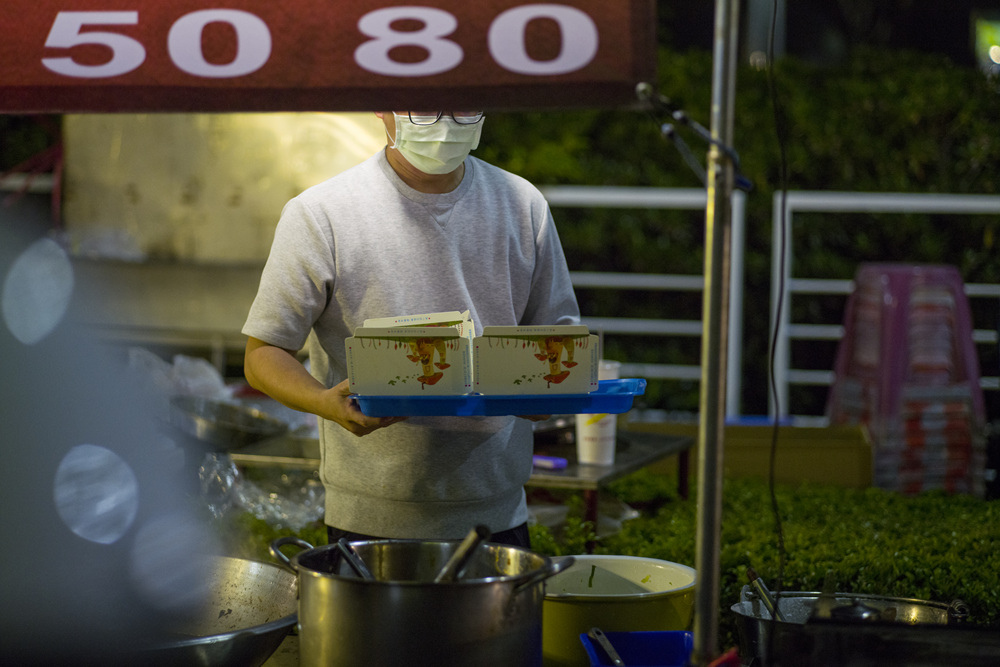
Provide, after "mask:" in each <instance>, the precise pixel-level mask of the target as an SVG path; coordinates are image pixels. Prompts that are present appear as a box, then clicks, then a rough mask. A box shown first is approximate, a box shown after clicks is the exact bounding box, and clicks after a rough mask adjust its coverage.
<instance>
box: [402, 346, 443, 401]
mask: <svg viewBox="0 0 1000 667" xmlns="http://www.w3.org/2000/svg"><path fill="white" fill-rule="evenodd" d="M408 344H409V348H410V352H412V354H407V355H406V358H407V359H409V360H410V361H412V362H414V363H419V364H420V366H421V369H422V370H423V372H424V374H423V375H420V376H418V377H417V380H418V381H419V382H420V388H421V389H423V388H424V385H428V384H437V382H438V381H439V380H440V379H441V378H442V377H444V373H442V372H441V371H442V370H444V369H446V368H448V367H450V366H451V364H449V363H448V349H447V348H446V347H445V342H444V339H443V338H415V339H413V340H411V341H408ZM435 352H437V355H438V361H437V362H435V361H434V353H435ZM435 366H437V367H438V368H439V369H441V370H438V371H435V370H434V367H435Z"/></svg>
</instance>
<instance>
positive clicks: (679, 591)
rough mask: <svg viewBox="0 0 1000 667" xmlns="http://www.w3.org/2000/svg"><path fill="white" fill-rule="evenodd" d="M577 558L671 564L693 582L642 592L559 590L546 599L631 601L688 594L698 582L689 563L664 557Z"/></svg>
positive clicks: (580, 559) (582, 560)
mask: <svg viewBox="0 0 1000 667" xmlns="http://www.w3.org/2000/svg"><path fill="white" fill-rule="evenodd" d="M560 558H565V556H556V557H555V558H553V560H554V561H558V560H559V559H560ZM574 558H575V559H576V565H586V564H587V563H595V562H599V561H618V562H624V561H632V562H647V563H653V564H656V565H664V564H665V565H669V566H671V567H674V568H677V569H678V570H680V571H682V572H683V573H685V574H690V575H691V582H690V583H688V584H684V585H682V586H678V587H676V588H670V589H667V590H662V591H644V592H642V593H603V594H589V593H557V592H552V593H549V592H546V593H545V600H546V601H552V602H568V603H575V602H631V601H635V600H655V599H658V598H665V597H676V596H678V595H686V594H689V593H691V592H693V591H694V588H695V586H696V585H697V583H698V576H697V572H696V571H695V569H694V568H693V567H691V566H689V565H684V564H682V563H675V562H673V561H669V560H663V559H662V558H649V557H646V556H624V555H620V554H607V555H603V554H601V555H599V554H585V555H580V556H574Z"/></svg>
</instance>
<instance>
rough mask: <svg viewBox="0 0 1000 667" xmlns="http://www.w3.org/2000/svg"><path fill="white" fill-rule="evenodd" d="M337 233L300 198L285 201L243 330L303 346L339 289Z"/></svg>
mask: <svg viewBox="0 0 1000 667" xmlns="http://www.w3.org/2000/svg"><path fill="white" fill-rule="evenodd" d="M334 270H335V265H334V253H333V238H332V234H331V232H330V227H329V223H328V222H326V221H322V220H320V219H318V218H317V216H315V215H314V214H313V212H312V211H311V210H310V209H309V208H308V207H307V206H306V205H305V204H304V203H303V202H302V201H301V200H300V199H292V200H291V201H289V202H288V204H286V205H285V208H284V210H283V211H282V214H281V218H280V219H279V221H278V225H277V227H276V229H275V233H274V241H273V242H272V244H271V252H270V254H269V255H268V258H267V262H266V264H265V265H264V270H263V272H262V273H261V278H260V286H259V287H258V290H257V296H256V297H255V298H254V301H253V304H252V305H251V307H250V313H249V315H248V316H247V321H246V324H245V325H244V326H243V333H244V334H245V335H247V336H253V337H254V338H259V339H260V340H262V341H264V342H266V343H269V344H271V345H277V346H279V347H283V348H286V349H291V350H298V349H301V348H302V346H303V345H304V344H305V342H306V338H307V337H308V336H309V332H310V331H311V329H312V327H313V324H314V323H315V322H316V320H317V318H318V317H319V316H320V314H321V313H322V312H323V310H324V309H325V308H326V305H327V302H328V300H329V298H330V295H331V294H332V292H333V281H334Z"/></svg>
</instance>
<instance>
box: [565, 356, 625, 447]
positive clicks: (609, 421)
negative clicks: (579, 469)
mask: <svg viewBox="0 0 1000 667" xmlns="http://www.w3.org/2000/svg"><path fill="white" fill-rule="evenodd" d="M599 363H600V366H599V368H598V372H597V378H598V379H599V380H617V379H618V373H619V369H620V368H621V363H620V362H618V361H609V360H606V359H602V360H601V361H600V362H599ZM617 424H618V419H617V417H616V416H615V415H611V414H596V415H577V416H576V458H577V461H579V462H580V463H582V464H586V465H601V466H608V465H611V464H612V463H614V462H615V430H616V428H617Z"/></svg>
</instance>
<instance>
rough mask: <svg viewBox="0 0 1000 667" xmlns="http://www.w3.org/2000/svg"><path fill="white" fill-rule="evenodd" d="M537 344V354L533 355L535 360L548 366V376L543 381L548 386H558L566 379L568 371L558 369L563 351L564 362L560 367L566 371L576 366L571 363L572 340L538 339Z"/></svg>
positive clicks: (556, 337) (558, 338) (559, 338)
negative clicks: (563, 367)
mask: <svg viewBox="0 0 1000 667" xmlns="http://www.w3.org/2000/svg"><path fill="white" fill-rule="evenodd" d="M567 342H568V343H569V344H568V345H566V344H565V343H567ZM537 344H538V349H539V352H538V353H536V354H535V358H536V359H538V360H539V361H545V362H547V363H548V364H549V374H548V375H546V376H545V378H544V379H545V381H546V382H548V383H549V384H552V383H555V384H559V383H560V382H562V381H563V380H565V379H566V378H568V377H569V370H563V369H562V368H560V366H559V360H560V359H561V358H562V353H563V350H565V351H566V361H563V362H562V365H563V366H565V367H566V369H570V368H573V366H576V365H577V364H576V362H575V361H573V347H574V346H573V339H572V338H569V339H565V338H564V337H563V336H549V337H548V338H540V339H538V341H537Z"/></svg>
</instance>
